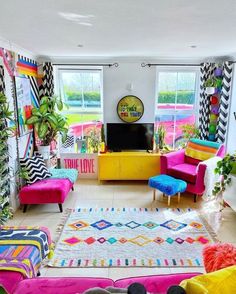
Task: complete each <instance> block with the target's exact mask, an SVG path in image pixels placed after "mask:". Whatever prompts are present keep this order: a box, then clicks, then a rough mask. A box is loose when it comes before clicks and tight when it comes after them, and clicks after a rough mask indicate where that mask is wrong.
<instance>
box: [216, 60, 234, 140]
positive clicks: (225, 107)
mask: <svg viewBox="0 0 236 294" xmlns="http://www.w3.org/2000/svg"><path fill="white" fill-rule="evenodd" d="M232 75H233V63H232V62H229V61H226V62H224V64H223V84H222V92H221V95H220V112H219V118H218V124H217V133H216V139H217V141H218V142H220V143H224V142H225V139H226V135H227V126H228V118H229V107H230V100H231V83H232Z"/></svg>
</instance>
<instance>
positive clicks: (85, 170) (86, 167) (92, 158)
mask: <svg viewBox="0 0 236 294" xmlns="http://www.w3.org/2000/svg"><path fill="white" fill-rule="evenodd" d="M61 166H62V167H63V168H74V169H77V170H78V172H79V177H80V178H92V179H96V178H97V154H80V153H61Z"/></svg>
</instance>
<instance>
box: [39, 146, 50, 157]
mask: <svg viewBox="0 0 236 294" xmlns="http://www.w3.org/2000/svg"><path fill="white" fill-rule="evenodd" d="M38 152H39V153H40V154H41V155H42V156H43V158H44V159H49V157H50V145H48V146H38Z"/></svg>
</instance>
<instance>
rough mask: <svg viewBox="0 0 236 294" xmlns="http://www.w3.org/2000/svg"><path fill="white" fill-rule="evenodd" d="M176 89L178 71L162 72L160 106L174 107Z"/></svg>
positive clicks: (159, 83) (159, 91)
mask: <svg viewBox="0 0 236 294" xmlns="http://www.w3.org/2000/svg"><path fill="white" fill-rule="evenodd" d="M176 90H177V72H160V73H159V75H158V108H160V109H172V108H174V105H175V99H176Z"/></svg>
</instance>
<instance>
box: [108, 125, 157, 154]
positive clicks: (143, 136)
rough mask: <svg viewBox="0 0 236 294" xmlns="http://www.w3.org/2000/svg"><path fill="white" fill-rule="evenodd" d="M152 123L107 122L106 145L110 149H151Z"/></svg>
mask: <svg viewBox="0 0 236 294" xmlns="http://www.w3.org/2000/svg"><path fill="white" fill-rule="evenodd" d="M153 135H154V124H153V123H142V124H141V123H135V124H126V123H108V124H107V147H108V150H111V151H124V150H152V149H153Z"/></svg>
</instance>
